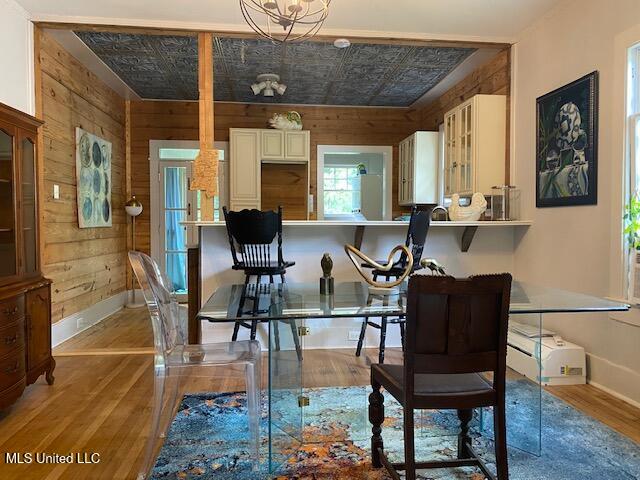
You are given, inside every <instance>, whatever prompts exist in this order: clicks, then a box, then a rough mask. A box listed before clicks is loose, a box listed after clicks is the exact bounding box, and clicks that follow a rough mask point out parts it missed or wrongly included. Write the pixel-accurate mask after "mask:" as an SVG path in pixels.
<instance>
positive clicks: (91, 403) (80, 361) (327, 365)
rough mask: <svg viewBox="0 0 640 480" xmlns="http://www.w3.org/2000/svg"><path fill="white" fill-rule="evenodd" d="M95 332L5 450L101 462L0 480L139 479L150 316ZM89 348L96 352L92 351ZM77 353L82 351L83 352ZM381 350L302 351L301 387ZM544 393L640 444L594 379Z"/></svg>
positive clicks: (219, 373) (134, 316)
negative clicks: (90, 456) (94, 457)
mask: <svg viewBox="0 0 640 480" xmlns="http://www.w3.org/2000/svg"><path fill="white" fill-rule="evenodd" d="M145 325H146V327H145ZM145 328H146V329H145ZM91 330H93V331H86V332H84V333H83V334H81V335H79V336H78V337H76V338H74V339H73V340H72V342H69V343H68V344H67V345H64V346H62V347H61V348H58V349H56V351H55V354H56V361H57V368H56V382H55V384H54V385H53V386H48V385H47V384H46V382H44V379H39V380H38V382H37V383H36V384H35V385H33V386H31V387H30V388H28V389H27V390H26V391H25V395H24V396H23V397H22V398H21V399H20V400H19V401H18V402H17V403H16V404H15V405H14V406H13V407H12V408H10V409H9V410H7V411H5V412H3V413H2V415H1V416H0V451H1V452H3V453H4V452H22V453H25V452H46V453H59V454H68V453H70V452H74V453H75V452H80V453H89V454H90V453H93V452H97V453H99V454H100V463H99V464H96V465H87V464H85V465H77V464H59V465H52V464H43V465H36V464H31V465H7V464H6V458H5V457H4V456H3V458H2V459H1V460H0V478H3V479H4V478H12V479H13V478H20V479H22V480H31V479H34V480H35V479H38V480H40V479H46V480H54V479H74V480H76V479H78V480H83V479H91V480H93V479H96V480H99V479H113V480H120V479H123V480H124V479H134V478H135V477H136V473H137V468H138V464H139V462H140V461H141V459H142V457H141V454H142V450H143V448H144V444H145V441H146V437H147V435H148V433H147V428H148V423H149V418H150V398H151V392H152V381H153V357H152V356H151V355H149V354H144V353H141V352H142V350H144V349H148V348H149V346H150V341H151V336H150V330H149V324H148V317H147V316H146V312H145V311H144V310H138V311H123V312H119V313H118V314H116V315H114V316H112V317H111V318H109V319H107V320H105V322H103V324H102V325H100V326H99V327H96V328H95V330H94V329H91ZM114 330H117V331H114ZM96 349H99V350H96ZM125 349H136V350H135V351H136V352H138V354H118V353H116V354H106V353H107V352H118V351H122V350H125ZM91 351H94V352H98V353H100V354H95V355H87V354H86V352H91ZM81 352H85V353H84V354H82V355H80V354H79V353H81ZM400 355H401V353H400V352H399V351H397V350H395V351H394V350H389V351H388V354H387V358H388V360H389V362H395V361H398V360H399V359H400ZM376 357H377V351H376V350H375V349H370V350H367V351H366V352H365V354H364V356H363V357H362V358H360V359H355V357H354V356H353V351H352V350H332V351H329V350H309V351H306V352H305V359H306V360H308V361H309V362H308V363H309V365H311V366H312V368H310V369H308V370H305V372H306V373H305V377H304V383H305V386H307V387H322V386H332V385H354V384H356V385H357V384H360V385H362V384H366V383H367V381H368V378H369V365H370V364H371V362H374V361H376ZM265 376H266V372H265ZM243 382H244V381H243V378H242V375H241V372H240V371H234V370H233V369H229V368H220V369H216V371H215V372H214V376H213V377H212V378H210V379H208V380H207V382H206V383H207V385H205V387H206V388H210V389H212V390H217V391H234V390H238V389H243V386H244V383H243ZM198 386H199V387H202V386H203V385H198ZM548 390H549V391H550V392H551V393H553V394H554V395H557V396H558V397H560V398H562V399H564V400H566V401H567V402H569V403H570V404H572V405H574V406H575V407H576V408H578V409H579V410H582V411H583V412H585V413H586V414H588V415H592V416H593V417H595V418H597V419H598V420H600V421H602V422H604V423H606V424H608V425H609V426H611V427H612V428H614V429H616V430H618V431H619V432H621V433H623V434H625V435H627V436H629V437H630V438H633V439H634V440H635V441H637V442H640V409H637V408H634V407H632V406H631V405H628V404H626V403H624V402H622V401H620V400H618V399H616V398H614V397H612V396H611V395H609V394H607V393H605V392H602V391H601V390H598V389H596V388H595V387H592V386H589V385H586V386H574V387H554V388H550V389H548Z"/></svg>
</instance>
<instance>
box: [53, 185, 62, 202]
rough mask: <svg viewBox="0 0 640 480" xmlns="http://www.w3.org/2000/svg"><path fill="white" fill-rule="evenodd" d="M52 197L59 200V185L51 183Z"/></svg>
mask: <svg viewBox="0 0 640 480" xmlns="http://www.w3.org/2000/svg"><path fill="white" fill-rule="evenodd" d="M53 199H54V200H60V185H56V184H55V183H54V184H53Z"/></svg>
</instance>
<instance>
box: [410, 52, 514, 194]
mask: <svg viewBox="0 0 640 480" xmlns="http://www.w3.org/2000/svg"><path fill="white" fill-rule="evenodd" d="M480 93H481V94H488V95H506V96H507V111H506V112H505V115H506V116H507V142H506V157H505V158H506V167H505V182H506V183H509V178H510V173H509V163H510V162H509V158H510V145H509V140H510V135H509V132H510V112H511V101H510V96H511V50H510V49H508V48H507V49H505V50H502V51H501V52H499V53H498V54H497V55H496V56H495V57H494V58H492V59H491V60H490V61H489V62H487V63H486V64H485V65H482V66H481V67H479V68H477V69H476V70H474V71H473V72H471V73H470V74H469V75H468V76H467V77H465V78H464V79H463V80H461V81H460V82H458V83H457V84H456V85H454V86H453V87H451V88H450V89H449V90H447V91H446V92H445V93H443V94H442V95H441V96H440V97H439V98H438V99H436V100H435V101H434V102H432V103H430V104H429V105H427V106H425V107H424V108H421V109H419V112H420V126H421V129H422V130H429V131H435V130H438V127H439V125H440V124H441V123H443V122H444V115H445V113H447V112H448V111H449V110H451V109H452V108H455V107H456V106H458V105H460V104H461V103H463V102H464V101H466V100H468V99H469V98H471V97H473V96H474V95H478V94H480Z"/></svg>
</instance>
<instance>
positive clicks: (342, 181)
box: [324, 165, 360, 215]
mask: <svg viewBox="0 0 640 480" xmlns="http://www.w3.org/2000/svg"><path fill="white" fill-rule="evenodd" d="M359 211H360V179H359V178H358V169H357V167H356V166H335V165H332V166H330V167H324V213H325V215H326V214H329V215H350V214H352V213H356V212H359Z"/></svg>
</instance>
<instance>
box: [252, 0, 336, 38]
mask: <svg viewBox="0 0 640 480" xmlns="http://www.w3.org/2000/svg"><path fill="white" fill-rule="evenodd" d="M330 3H331V0H240V10H241V11H242V16H243V17H244V19H245V21H246V22H247V23H248V24H249V26H250V27H251V28H252V29H253V30H254V31H255V32H256V33H258V34H260V35H262V36H263V37H265V38H268V39H269V40H272V41H273V42H278V43H284V42H300V41H303V40H306V39H307V38H310V37H313V36H314V35H315V34H316V33H318V30H320V27H322V24H323V23H324V21H325V20H326V18H327V16H328V15H329V4H330ZM265 22H266V25H264V26H261V24H264V23H265ZM281 28H282V32H280V29H281Z"/></svg>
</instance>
